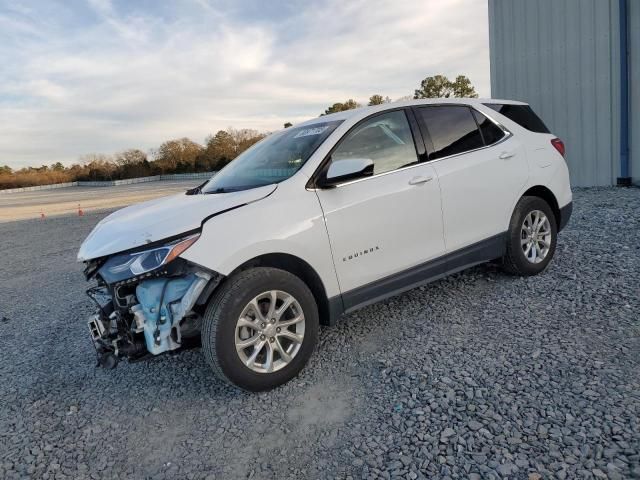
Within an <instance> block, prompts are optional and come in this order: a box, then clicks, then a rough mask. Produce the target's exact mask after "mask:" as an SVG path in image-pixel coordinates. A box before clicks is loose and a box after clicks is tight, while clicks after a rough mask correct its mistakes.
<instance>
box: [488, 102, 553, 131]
mask: <svg viewBox="0 0 640 480" xmlns="http://www.w3.org/2000/svg"><path fill="white" fill-rule="evenodd" d="M484 106H485V107H489V108H491V109H493V110H495V111H496V112H498V113H500V114H502V115H504V116H505V117H507V118H508V119H509V120H511V121H513V122H516V123H517V124H518V125H520V126H521V127H522V128H526V129H527V130H529V131H530V132H535V133H551V132H549V129H548V128H547V126H546V125H545V124H544V122H543V121H542V120H541V119H540V117H538V115H536V112H534V111H533V110H532V109H531V107H530V106H529V105H510V104H506V103H485V104H484Z"/></svg>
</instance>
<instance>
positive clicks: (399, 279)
mask: <svg viewBox="0 0 640 480" xmlns="http://www.w3.org/2000/svg"><path fill="white" fill-rule="evenodd" d="M506 241H507V233H506V232H505V233H501V234H498V235H495V236H493V237H490V238H488V239H486V240H482V241H480V242H478V243H475V244H473V245H470V246H468V247H464V248H461V249H460V250H456V251H455V252H451V253H448V254H446V255H444V256H442V257H440V258H436V259H434V260H430V261H428V262H425V263H423V264H421V265H417V266H415V267H412V268H410V269H408V270H404V271H402V272H398V273H395V274H393V275H390V276H388V277H385V278H382V279H380V280H376V281H375V282H371V283H369V284H367V285H363V286H362V287H358V288H354V289H353V290H349V291H348V292H345V293H343V294H342V295H337V296H335V297H333V298H330V299H329V304H330V305H331V308H330V313H331V318H330V319H329V324H330V325H333V324H335V323H336V321H337V319H338V318H339V317H340V315H342V314H343V313H350V312H353V311H354V310H357V309H358V308H362V307H365V306H367V305H370V304H372V303H376V302H379V301H381V300H384V299H386V298H389V297H393V296H394V295H398V294H400V293H403V292H406V291H407V290H411V289H412V288H415V287H418V286H420V285H424V284H426V283H430V282H433V281H435V280H439V279H440V278H443V277H445V276H447V275H450V274H452V273H456V272H459V271H461V270H465V269H467V268H469V267H472V266H474V265H478V264H480V263H484V262H488V261H491V260H495V259H496V258H500V257H502V256H503V255H504V253H505V249H506Z"/></svg>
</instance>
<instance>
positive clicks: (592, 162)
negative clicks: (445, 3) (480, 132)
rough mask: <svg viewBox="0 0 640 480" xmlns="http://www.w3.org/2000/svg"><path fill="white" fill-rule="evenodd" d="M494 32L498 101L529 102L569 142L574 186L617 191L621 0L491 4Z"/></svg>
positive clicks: (518, 0)
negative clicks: (609, 187) (612, 186)
mask: <svg viewBox="0 0 640 480" xmlns="http://www.w3.org/2000/svg"><path fill="white" fill-rule="evenodd" d="M631 3H636V4H637V3H640V2H631ZM635 7H638V5H635ZM489 32H490V48H491V53H490V57H491V90H492V92H491V93H492V96H493V97H495V98H509V99H515V100H522V101H525V102H528V103H529V104H530V105H531V106H532V107H533V109H534V110H535V111H536V112H537V113H538V114H539V115H540V116H541V117H542V118H543V119H544V121H545V123H547V125H548V126H549V128H550V129H551V130H552V131H553V132H554V133H555V134H557V135H558V136H559V137H560V138H562V139H563V140H564V141H565V144H566V146H567V162H568V164H569V169H570V171H571V179H572V183H573V184H574V185H576V186H591V185H612V184H614V183H615V179H616V177H617V173H618V168H619V161H618V156H619V154H618V149H617V145H618V144H619V142H618V137H619V135H618V131H619V130H618V125H619V110H618V105H619V100H618V91H619V90H618V84H619V69H618V67H619V63H618V61H619V44H618V2H617V0H610V1H603V0H489Z"/></svg>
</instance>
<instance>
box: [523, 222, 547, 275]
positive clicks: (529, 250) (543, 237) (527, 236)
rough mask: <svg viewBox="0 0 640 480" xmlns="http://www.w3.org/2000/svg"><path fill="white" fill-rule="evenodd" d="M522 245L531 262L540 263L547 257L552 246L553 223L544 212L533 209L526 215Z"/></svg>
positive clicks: (526, 256)
mask: <svg viewBox="0 0 640 480" xmlns="http://www.w3.org/2000/svg"><path fill="white" fill-rule="evenodd" d="M520 245H521V247H522V251H523V252H524V256H525V258H526V259H527V261H528V262H530V263H540V262H542V261H544V259H545V258H546V257H547V255H548V254H549V249H550V248H551V224H550V223H549V219H548V218H547V216H546V215H545V213H544V212H542V211H540V210H533V211H532V212H529V213H528V214H527V216H526V217H524V221H523V222H522V228H521V229H520Z"/></svg>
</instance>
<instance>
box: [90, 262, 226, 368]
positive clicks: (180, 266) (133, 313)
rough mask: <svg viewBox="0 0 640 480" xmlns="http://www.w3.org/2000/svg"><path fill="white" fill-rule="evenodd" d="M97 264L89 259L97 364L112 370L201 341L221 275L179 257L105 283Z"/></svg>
mask: <svg viewBox="0 0 640 480" xmlns="http://www.w3.org/2000/svg"><path fill="white" fill-rule="evenodd" d="M100 272H101V269H100V266H99V265H96V264H95V263H89V264H88V265H87V268H86V269H85V274H86V276H87V278H88V279H92V278H95V280H96V281H97V284H96V285H95V286H93V287H91V288H89V289H88V290H87V295H89V297H90V298H91V299H92V300H93V301H94V303H95V304H96V305H97V307H98V308H97V311H96V313H95V314H94V315H92V316H91V317H90V318H89V321H88V326H89V332H90V335H91V339H92V342H93V344H94V346H95V349H96V354H97V357H98V364H99V365H101V366H103V367H106V368H114V367H115V366H116V365H117V363H118V361H119V360H120V359H122V358H127V359H128V360H129V361H138V360H141V359H144V358H147V357H150V356H153V355H159V354H161V353H164V352H170V351H176V350H179V349H185V348H189V347H192V346H196V345H198V344H199V338H200V337H199V335H200V326H201V320H202V313H203V311H204V307H205V305H206V301H207V299H208V297H209V295H210V294H211V292H212V291H213V289H215V287H216V286H217V285H218V284H219V283H220V281H221V280H222V279H223V276H222V275H220V274H218V273H216V272H212V271H209V270H206V269H204V268H203V267H200V266H197V265H193V264H191V263H189V262H187V261H185V260H183V259H181V258H178V259H176V260H174V261H173V262H172V263H171V264H169V265H167V266H165V267H163V268H162V269H159V270H158V271H155V272H149V273H146V274H144V275H141V276H139V277H133V278H128V279H126V280H122V281H119V282H115V283H107V282H106V281H105V279H104V275H101V273H100Z"/></svg>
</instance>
